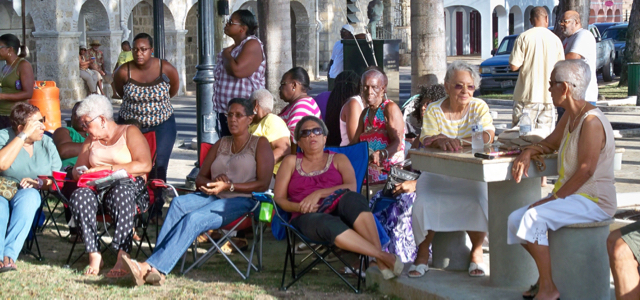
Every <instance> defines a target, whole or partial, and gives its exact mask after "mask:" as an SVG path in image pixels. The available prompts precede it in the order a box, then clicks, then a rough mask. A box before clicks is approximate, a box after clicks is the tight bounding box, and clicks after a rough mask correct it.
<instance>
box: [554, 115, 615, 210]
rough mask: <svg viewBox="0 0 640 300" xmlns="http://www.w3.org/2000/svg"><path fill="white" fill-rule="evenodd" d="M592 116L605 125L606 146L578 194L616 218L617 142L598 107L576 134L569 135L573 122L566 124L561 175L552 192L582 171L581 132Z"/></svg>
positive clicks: (561, 158)
mask: <svg viewBox="0 0 640 300" xmlns="http://www.w3.org/2000/svg"><path fill="white" fill-rule="evenodd" d="M590 115H594V116H596V117H597V118H598V119H599V120H600V122H601V123H602V127H604V133H605V144H604V148H602V150H600V156H598V163H597V165H596V170H595V172H594V173H593V176H591V178H589V179H588V180H587V181H586V182H585V183H584V184H583V185H582V186H581V187H580V188H579V189H578V190H577V191H576V192H575V193H576V194H578V195H581V196H584V197H585V198H587V199H589V200H591V201H593V202H595V203H597V204H598V206H599V207H600V208H601V209H602V210H603V211H604V212H606V213H607V214H609V215H610V216H613V215H614V214H615V212H616V208H617V206H618V205H617V200H616V187H615V185H614V184H615V179H614V175H613V157H614V155H615V140H614V137H613V129H612V128H611V123H609V120H607V117H606V116H605V115H604V114H603V113H602V111H600V109H598V108H596V109H592V110H590V111H588V112H587V113H585V114H584V115H583V116H582V119H580V122H579V123H578V126H576V128H575V129H574V130H573V132H569V124H570V122H567V126H566V127H565V129H564V138H563V139H562V142H561V143H560V150H559V151H558V174H559V175H560V176H559V178H558V181H557V182H556V184H555V186H554V187H553V192H554V193H555V192H557V191H558V190H559V189H560V188H561V187H562V186H563V185H564V184H565V183H566V182H567V181H568V180H569V179H570V178H571V177H572V176H573V174H575V172H576V171H577V170H578V168H579V164H578V143H579V142H580V131H581V130H582V124H583V123H584V120H585V119H586V118H587V116H590ZM570 121H571V120H570Z"/></svg>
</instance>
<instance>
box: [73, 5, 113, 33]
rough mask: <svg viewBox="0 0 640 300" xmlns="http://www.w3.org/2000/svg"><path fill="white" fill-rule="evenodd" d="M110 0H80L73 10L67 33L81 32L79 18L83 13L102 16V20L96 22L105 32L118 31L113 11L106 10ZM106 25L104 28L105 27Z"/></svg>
mask: <svg viewBox="0 0 640 300" xmlns="http://www.w3.org/2000/svg"><path fill="white" fill-rule="evenodd" d="M109 1H110V0H80V1H78V2H77V3H76V5H75V7H74V10H73V17H72V21H71V28H70V29H69V31H82V29H81V28H80V26H81V25H80V16H81V15H82V14H83V13H85V14H86V13H98V14H101V15H103V19H101V20H98V23H99V25H98V26H101V27H105V29H104V31H106V30H118V28H117V25H116V21H115V15H114V13H115V12H114V11H113V9H107V7H110V5H109ZM105 23H106V26H105Z"/></svg>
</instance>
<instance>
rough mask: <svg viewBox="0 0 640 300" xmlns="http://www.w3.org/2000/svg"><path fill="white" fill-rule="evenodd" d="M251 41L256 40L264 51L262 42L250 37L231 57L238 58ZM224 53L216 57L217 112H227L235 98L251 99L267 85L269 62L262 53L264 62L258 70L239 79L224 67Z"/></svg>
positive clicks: (214, 84)
mask: <svg viewBox="0 0 640 300" xmlns="http://www.w3.org/2000/svg"><path fill="white" fill-rule="evenodd" d="M250 40H256V41H258V43H260V49H264V46H263V45H262V41H260V40H259V39H258V38H257V37H255V36H252V35H251V36H248V37H247V38H246V39H244V40H243V41H242V42H241V43H240V45H238V46H237V47H235V48H233V50H231V56H233V58H237V57H238V55H240V52H242V48H244V44H245V43H247V42H248V41H250ZM223 61H224V60H223V58H222V52H220V53H218V55H217V56H216V66H215V67H214V69H213V77H214V79H215V82H214V83H213V99H212V100H213V110H214V111H217V112H226V111H227V104H228V103H229V101H231V99H233V98H246V99H249V96H251V93H253V91H255V90H259V89H263V88H264V84H265V77H264V72H265V70H266V69H267V61H266V59H265V56H264V50H263V51H262V62H261V63H260V66H259V67H258V70H256V71H255V72H253V74H251V75H250V76H249V77H246V78H238V77H235V76H233V75H231V74H229V73H227V70H226V69H225V67H224V63H223Z"/></svg>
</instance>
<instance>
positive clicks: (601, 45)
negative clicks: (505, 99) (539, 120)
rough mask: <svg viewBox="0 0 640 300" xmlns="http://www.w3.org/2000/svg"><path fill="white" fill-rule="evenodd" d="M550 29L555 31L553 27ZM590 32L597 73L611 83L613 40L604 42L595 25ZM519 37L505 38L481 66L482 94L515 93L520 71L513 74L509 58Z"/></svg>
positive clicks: (516, 35) (613, 52) (614, 53)
mask: <svg viewBox="0 0 640 300" xmlns="http://www.w3.org/2000/svg"><path fill="white" fill-rule="evenodd" d="M549 29H550V30H553V27H550V28H549ZM589 31H590V32H591V33H592V34H593V36H594V37H595V39H596V47H597V49H596V50H597V59H596V68H597V69H596V70H597V73H602V78H603V79H604V81H606V82H610V81H612V80H613V76H614V74H613V64H614V60H615V57H616V52H615V48H614V44H613V41H612V40H611V39H604V40H603V39H602V36H601V35H600V32H599V31H598V28H597V27H595V26H593V25H589ZM518 36H519V34H513V35H508V36H505V37H504V38H503V39H502V42H500V46H498V48H497V49H495V50H492V51H491V52H492V53H491V54H492V55H493V57H492V58H489V59H487V60H485V61H483V62H482V63H481V64H480V77H481V79H482V81H481V85H480V94H490V93H503V94H508V93H513V89H514V87H515V84H516V81H517V80H518V71H516V72H513V71H511V69H510V68H509V56H511V51H512V50H513V44H514V43H515V41H516V39H517V38H518Z"/></svg>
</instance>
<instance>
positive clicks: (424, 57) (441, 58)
mask: <svg viewBox="0 0 640 300" xmlns="http://www.w3.org/2000/svg"><path fill="white" fill-rule="evenodd" d="M445 47H446V46H445V28H444V3H443V0H411V92H412V94H415V93H417V92H418V91H419V90H420V86H422V85H427V86H428V85H433V84H438V83H443V82H444V75H445V73H446V71H447V53H446V48H445Z"/></svg>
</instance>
